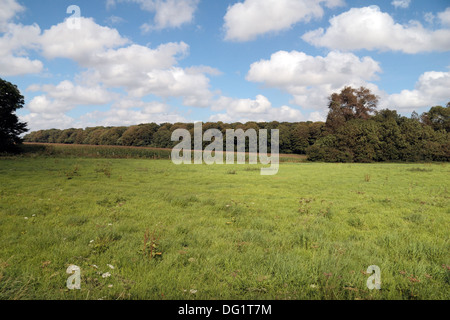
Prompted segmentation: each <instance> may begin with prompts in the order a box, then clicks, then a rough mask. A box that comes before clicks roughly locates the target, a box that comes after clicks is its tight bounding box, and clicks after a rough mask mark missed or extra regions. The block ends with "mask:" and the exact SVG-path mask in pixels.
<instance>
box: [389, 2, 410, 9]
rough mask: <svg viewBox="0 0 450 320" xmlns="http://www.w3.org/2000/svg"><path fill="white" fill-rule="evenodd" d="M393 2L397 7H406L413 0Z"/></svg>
mask: <svg viewBox="0 0 450 320" xmlns="http://www.w3.org/2000/svg"><path fill="white" fill-rule="evenodd" d="M391 4H392V5H393V6H394V7H396V8H402V9H406V8H408V7H409V5H410V4H411V0H394V1H392V2H391Z"/></svg>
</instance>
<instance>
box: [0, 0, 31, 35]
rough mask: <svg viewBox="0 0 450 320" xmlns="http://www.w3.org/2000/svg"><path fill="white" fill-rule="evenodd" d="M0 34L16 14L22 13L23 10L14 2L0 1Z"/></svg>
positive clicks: (13, 0)
mask: <svg viewBox="0 0 450 320" xmlns="http://www.w3.org/2000/svg"><path fill="white" fill-rule="evenodd" d="M0 7H1V8H2V9H1V10H0V32H4V31H5V29H6V27H7V25H8V22H9V21H11V20H12V19H13V18H14V17H15V16H16V15H17V14H18V13H20V12H23V11H24V10H25V8H24V7H23V6H21V5H20V4H19V3H17V1H16V0H0Z"/></svg>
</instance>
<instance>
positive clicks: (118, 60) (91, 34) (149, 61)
mask: <svg viewBox="0 0 450 320" xmlns="http://www.w3.org/2000/svg"><path fill="white" fill-rule="evenodd" d="M40 43H41V45H42V47H43V49H42V50H43V54H44V56H46V57H48V58H57V57H61V58H68V59H72V60H75V61H76V62H78V63H79V64H80V66H82V67H85V68H87V70H86V71H84V72H83V73H82V74H81V75H80V76H79V77H78V78H79V80H80V82H84V83H85V84H91V85H95V84H98V83H102V84H104V85H105V86H106V87H108V88H125V89H126V90H127V92H128V94H130V95H131V96H134V97H144V96H146V95H150V94H154V95H156V96H159V97H165V98H167V97H180V98H182V99H183V102H184V103H185V105H188V106H195V107H207V106H208V105H209V102H210V99H211V98H212V96H213V95H212V93H211V92H210V91H209V78H208V77H207V76H206V75H205V73H214V72H216V71H217V70H215V69H213V68H208V67H204V66H203V67H199V68H198V69H195V67H194V68H190V69H183V68H180V67H177V66H176V64H177V63H178V60H179V59H181V58H183V57H184V56H186V55H187V54H188V51H189V46H188V45H187V44H186V43H184V42H180V43H166V44H162V45H160V46H158V47H157V48H155V49H151V48H148V47H145V46H141V45H137V44H131V45H129V46H127V47H121V46H122V45H123V44H126V43H128V40H127V39H125V38H123V37H121V36H120V34H119V33H118V32H117V30H115V29H111V28H108V27H102V26H99V25H97V24H96V23H95V22H94V21H93V20H92V19H86V18H82V21H81V29H80V30H70V29H68V28H67V26H66V25H65V23H61V24H58V25H57V26H54V27H52V28H51V29H49V30H46V31H45V32H44V34H43V35H42V38H41V41H40ZM202 71H203V72H202Z"/></svg>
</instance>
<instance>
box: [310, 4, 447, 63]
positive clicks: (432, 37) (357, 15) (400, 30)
mask: <svg viewBox="0 0 450 320" xmlns="http://www.w3.org/2000/svg"><path fill="white" fill-rule="evenodd" d="M443 17H444V18H443V19H444V20H445V19H446V18H445V17H446V15H445V14H444V15H443ZM302 39H303V40H305V41H306V42H308V43H310V44H312V45H314V46H317V47H326V48H330V49H338V50H361V49H367V50H381V51H400V52H404V53H408V54H415V53H419V52H430V51H448V50H450V29H439V30H429V29H426V28H424V27H423V26H422V25H421V24H420V23H419V22H417V21H416V22H414V21H412V22H410V23H409V24H408V25H402V24H399V23H395V21H394V19H393V18H392V17H391V16H390V15H389V14H388V13H384V12H381V11H380V8H379V7H377V6H370V7H364V8H352V9H350V10H349V11H347V12H344V13H342V14H340V15H338V16H335V17H333V18H331V19H330V26H329V27H328V29H326V30H324V29H322V28H319V29H317V30H314V31H310V32H308V33H306V34H304V35H303V36H302Z"/></svg>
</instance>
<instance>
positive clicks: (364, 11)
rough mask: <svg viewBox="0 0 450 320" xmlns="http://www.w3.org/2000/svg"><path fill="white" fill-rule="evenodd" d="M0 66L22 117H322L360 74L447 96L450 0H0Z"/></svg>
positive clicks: (52, 124)
mask: <svg viewBox="0 0 450 320" xmlns="http://www.w3.org/2000/svg"><path fill="white" fill-rule="evenodd" d="M0 8H1V11H0V78H2V79H4V80H7V81H9V82H12V83H14V84H16V85H17V86H18V88H19V89H20V91H21V93H22V94H23V95H24V96H25V102H26V104H25V107H24V108H23V109H20V110H18V111H17V114H18V115H19V118H20V119H21V120H22V121H25V122H27V123H28V128H29V129H30V130H31V131H35V130H40V129H51V128H57V129H66V128H86V127H93V126H130V125H136V124H140V123H150V122H156V123H164V122H170V123H175V122H196V121H203V122H208V121H213V122H215V121H222V122H247V121H280V122H282V121H288V122H301V121H323V120H325V119H326V115H327V112H328V107H327V101H328V97H329V96H330V95H331V94H332V93H334V92H339V91H340V90H341V89H342V88H343V87H345V86H352V87H355V88H356V87H360V86H365V87H367V88H369V89H370V90H371V91H372V92H373V93H375V94H377V95H378V96H379V104H378V109H385V108H389V109H391V110H397V111H398V112H399V113H400V114H402V115H406V116H409V115H410V114H411V112H412V111H416V112H418V113H419V114H420V113H422V112H425V111H427V110H429V108H430V107H432V106H435V105H444V106H445V105H446V103H447V102H449V101H450V1H448V0H430V1H423V0H385V1H370V0H240V1H236V0H95V1H92V0H78V1H76V0H68V1H66V0H39V1H35V0H0Z"/></svg>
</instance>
